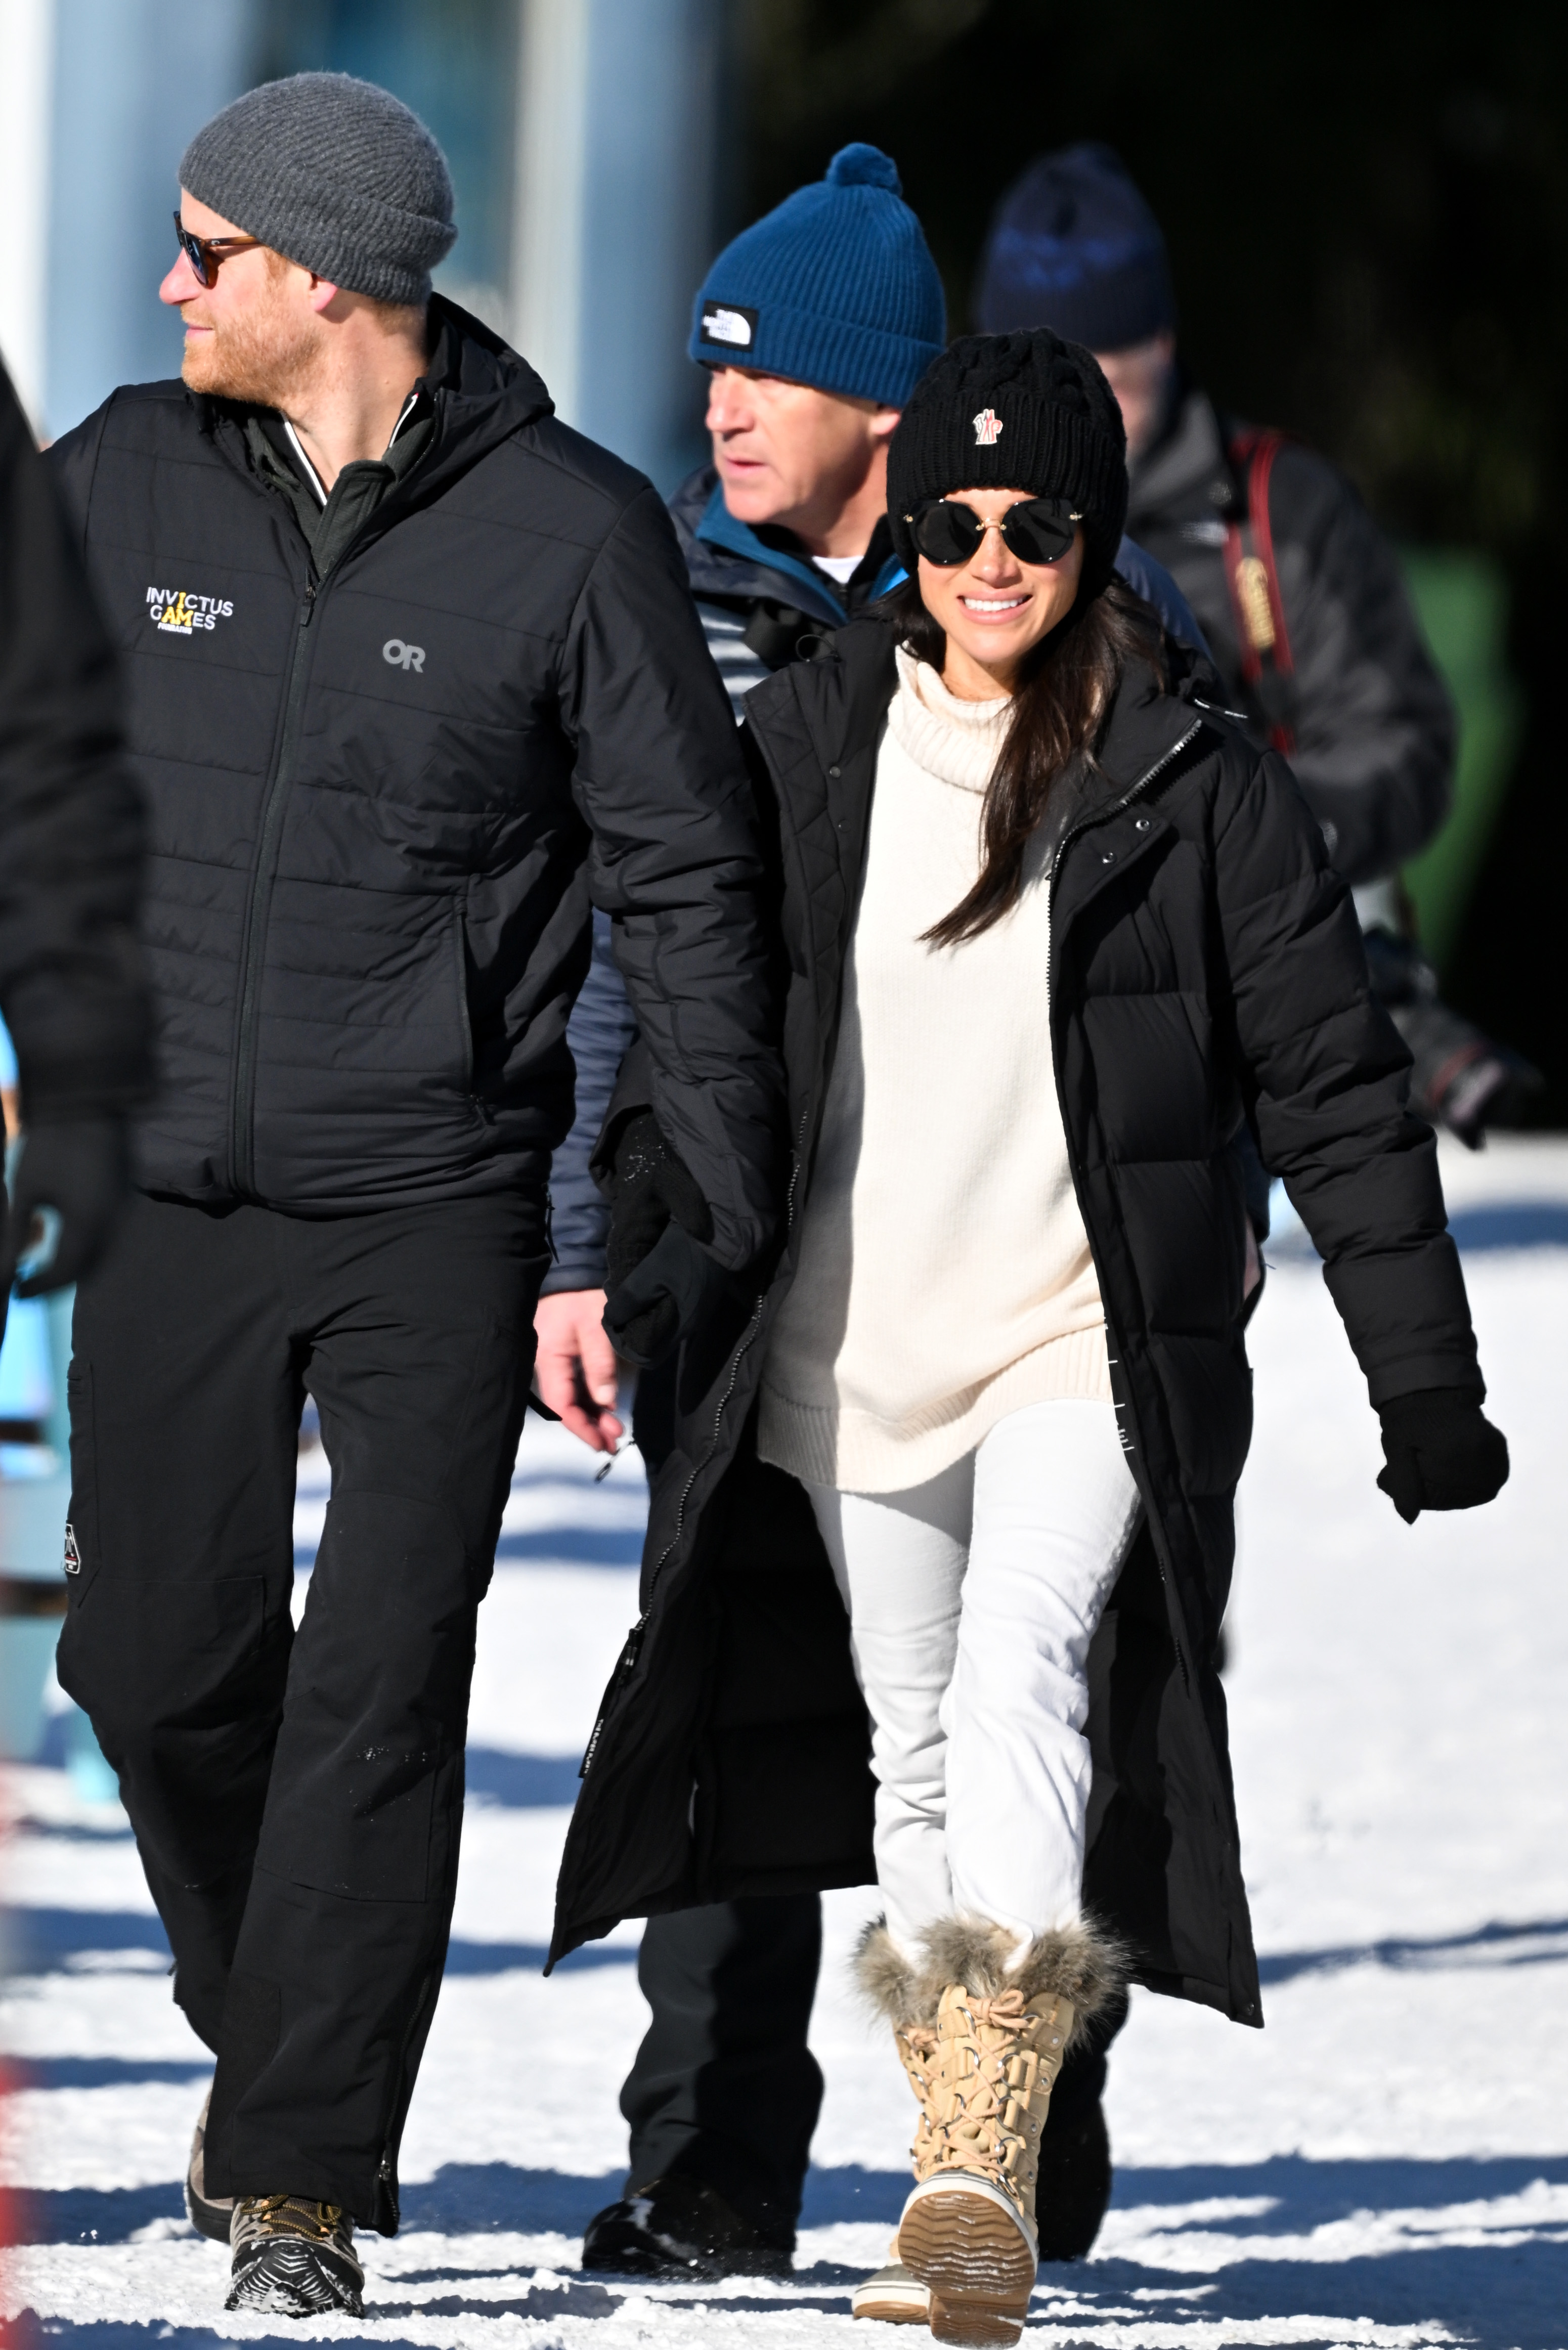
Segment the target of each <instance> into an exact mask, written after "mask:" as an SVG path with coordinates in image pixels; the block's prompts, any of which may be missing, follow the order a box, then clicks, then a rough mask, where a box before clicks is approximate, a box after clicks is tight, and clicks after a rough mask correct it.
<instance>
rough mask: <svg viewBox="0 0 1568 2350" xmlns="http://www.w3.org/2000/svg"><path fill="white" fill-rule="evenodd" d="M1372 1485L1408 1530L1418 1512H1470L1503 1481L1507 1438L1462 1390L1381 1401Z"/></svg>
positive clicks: (1429, 1391)
mask: <svg viewBox="0 0 1568 2350" xmlns="http://www.w3.org/2000/svg"><path fill="white" fill-rule="evenodd" d="M1377 1416H1378V1418H1379V1419H1381V1421H1382V1422H1383V1456H1384V1459H1385V1460H1386V1462H1387V1464H1388V1465H1387V1467H1386V1469H1384V1470H1382V1471H1379V1474H1378V1479H1377V1482H1378V1484H1379V1486H1380V1487H1381V1488H1382V1490H1383V1492H1385V1493H1386V1494H1387V1496H1388V1498H1389V1500H1390V1501H1391V1502H1392V1503H1393V1504H1394V1507H1395V1508H1396V1509H1397V1511H1398V1513H1399V1515H1400V1516H1401V1517H1402V1518H1403V1519H1404V1521H1405V1523H1406V1524H1407V1526H1413V1525H1414V1524H1415V1523H1416V1521H1417V1518H1418V1517H1419V1516H1420V1514H1421V1513H1422V1511H1423V1510H1473V1509H1477V1508H1479V1507H1480V1504H1481V1503H1483V1502H1490V1500H1491V1499H1492V1498H1493V1496H1494V1495H1495V1494H1497V1493H1499V1492H1501V1490H1502V1488H1503V1486H1504V1485H1505V1484H1506V1483H1507V1482H1508V1440H1507V1438H1506V1437H1505V1436H1504V1435H1503V1434H1502V1431H1501V1430H1500V1429H1496V1428H1494V1427H1493V1426H1492V1424H1491V1422H1490V1419H1487V1417H1486V1415H1485V1413H1484V1412H1483V1411H1482V1410H1481V1408H1480V1402H1479V1401H1478V1400H1477V1399H1476V1397H1475V1396H1474V1395H1473V1394H1472V1393H1471V1392H1470V1390H1469V1388H1420V1389H1418V1390H1417V1393H1416V1394H1415V1395H1403V1396H1396V1397H1395V1398H1394V1399H1393V1400H1392V1401H1391V1402H1389V1403H1385V1404H1379V1406H1378V1408H1377Z"/></svg>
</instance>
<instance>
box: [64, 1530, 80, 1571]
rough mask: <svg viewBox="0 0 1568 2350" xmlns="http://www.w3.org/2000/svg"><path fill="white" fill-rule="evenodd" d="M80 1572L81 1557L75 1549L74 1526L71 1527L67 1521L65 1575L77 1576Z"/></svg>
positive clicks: (75, 1533) (75, 1534)
mask: <svg viewBox="0 0 1568 2350" xmlns="http://www.w3.org/2000/svg"><path fill="white" fill-rule="evenodd" d="M81 1571H82V1555H81V1553H80V1551H79V1550H78V1548H77V1530H76V1528H75V1526H73V1525H71V1524H70V1523H68V1521H67V1526H66V1573H67V1575H79V1574H80V1573H81Z"/></svg>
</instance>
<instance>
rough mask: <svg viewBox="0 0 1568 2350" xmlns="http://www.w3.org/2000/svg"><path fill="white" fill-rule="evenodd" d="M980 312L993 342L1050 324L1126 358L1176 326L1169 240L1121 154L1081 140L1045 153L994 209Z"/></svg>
mask: <svg viewBox="0 0 1568 2350" xmlns="http://www.w3.org/2000/svg"><path fill="white" fill-rule="evenodd" d="M975 311H976V315H977V317H978V318H979V321H980V324H981V328H983V329H984V331H985V332H986V333H987V334H988V335H1005V334H1010V333H1012V331H1013V330H1014V329H1015V328H1029V327H1053V328H1055V330H1056V332H1057V334H1059V335H1064V336H1065V337H1066V338H1067V339H1068V340H1069V341H1070V342H1075V343H1083V344H1085V345H1086V347H1087V348H1089V349H1090V350H1092V351H1125V350H1126V349H1127V348H1128V347H1129V346H1130V345H1131V344H1133V343H1146V342H1147V341H1148V339H1149V338H1150V336H1151V335H1158V334H1159V333H1161V332H1162V331H1163V330H1164V329H1165V328H1168V327H1174V326H1175V324H1176V296H1175V294H1174V293H1173V292H1172V290H1171V284H1170V265H1169V263H1168V260H1167V258H1166V251H1165V239H1164V237H1163V236H1162V235H1161V234H1160V233H1159V223H1158V221H1157V220H1156V219H1155V216H1154V214H1153V213H1151V212H1150V210H1149V208H1148V206H1147V204H1146V203H1145V202H1144V200H1143V198H1142V196H1141V195H1140V194H1139V193H1138V192H1137V188H1136V187H1135V186H1134V184H1133V182H1132V180H1131V179H1130V177H1129V176H1128V173H1127V166H1126V164H1125V163H1124V162H1123V161H1122V160H1121V157H1120V156H1119V155H1117V154H1116V152H1115V151H1114V150H1113V149H1111V148H1109V147H1100V146H1096V145H1094V144H1092V143H1085V145H1083V146H1081V147H1064V148H1061V149H1060V150H1059V151H1057V152H1056V153H1055V154H1054V155H1041V156H1039V157H1038V158H1037V159H1036V160H1035V161H1033V163H1031V165H1030V166H1029V169H1028V170H1027V171H1026V172H1024V174H1023V178H1022V179H1020V180H1015V181H1014V182H1013V184H1012V187H1011V188H1010V189H1009V190H1008V192H1007V193H1006V195H1004V196H1003V198H1002V202H1001V203H1000V204H999V205H998V206H997V210H996V216H995V218H994V219H993V220H992V224H991V235H990V237H989V238H988V240H987V242H986V248H985V253H984V255H983V257H982V259H981V267H980V285H979V288H978V290H977V292H976V296H975Z"/></svg>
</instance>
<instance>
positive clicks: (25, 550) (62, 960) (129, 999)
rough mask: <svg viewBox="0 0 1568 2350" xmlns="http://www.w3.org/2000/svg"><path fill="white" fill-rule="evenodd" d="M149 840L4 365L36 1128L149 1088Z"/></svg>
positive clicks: (2, 604) (18, 926)
mask: <svg viewBox="0 0 1568 2350" xmlns="http://www.w3.org/2000/svg"><path fill="white" fill-rule="evenodd" d="M142 847H143V826H142V814H141V808H140V803H139V801H138V798H137V795H136V789H135V786H134V785H133V784H132V783H131V780H130V775H129V774H128V773H127V771H126V764H125V758H124V754H123V752H122V749H121V745H120V707H119V677H118V676H117V674H116V671H115V666H114V656H113V653H112V652H111V650H110V649H109V639H108V638H107V636H106V635H105V633H104V628H103V623H102V621H101V619H99V613H98V608H97V607H96V605H95V604H94V602H93V599H92V595H91V592H90V590H89V589H88V583H87V577H86V574H85V573H84V571H83V569H82V565H81V558H80V557H79V556H78V553H77V551H76V548H75V547H74V546H72V544H71V538H70V532H69V528H68V526H67V521H66V517H65V515H64V514H63V513H62V511H61V509H60V503H59V499H58V497H57V494H56V492H55V489H54V485H53V484H52V483H51V482H50V480H49V478H48V475H47V472H46V471H45V467H44V463H43V460H42V458H40V456H39V455H38V452H37V449H36V446H35V444H34V441H33V435H32V433H31V432H30V430H29V429H28V425H27V420H26V417H25V416H24V415H23V413H22V411H21V409H20V407H19V406H18V404H17V400H16V393H15V392H14V391H13V390H12V389H11V384H10V380H9V379H8V378H7V376H6V375H5V371H4V369H0V1008H3V1009H4V1011H5V1020H6V1023H7V1024H8V1026H9V1028H10V1030H11V1035H12V1039H13V1042H14V1043H15V1045H16V1059H17V1064H18V1066H19V1068H20V1072H21V1095H22V1114H23V1117H24V1118H26V1119H30V1120H32V1121H33V1122H34V1123H37V1122H38V1121H39V1120H40V1119H43V1118H74V1117H96V1116H100V1115H101V1114H102V1113H103V1112H104V1111H106V1110H116V1109H127V1108H130V1107H131V1105H132V1104H134V1103H136V1102H138V1101H140V1100H141V1099H143V1097H145V1096H146V1094H147V1092H148V1090H149V1086H150V1082H151V1053H150V1050H149V1046H150V1041H151V1035H150V1021H149V1008H148V999H147V985H146V978H145V974H144V972H143V971H142V967H141V958H140V954H139V952H138V951H137V946H136V893H137V887H138V884H139V882H140V874H141V855H142ZM3 1319H4V1314H3V1310H0V1321H3Z"/></svg>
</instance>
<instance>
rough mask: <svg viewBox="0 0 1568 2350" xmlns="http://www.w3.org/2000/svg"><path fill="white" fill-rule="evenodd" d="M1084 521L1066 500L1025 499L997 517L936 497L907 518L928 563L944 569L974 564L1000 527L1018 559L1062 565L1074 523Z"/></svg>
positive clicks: (1071, 539) (951, 499)
mask: <svg viewBox="0 0 1568 2350" xmlns="http://www.w3.org/2000/svg"><path fill="white" fill-rule="evenodd" d="M1083 519H1084V517H1083V515H1081V514H1078V513H1076V512H1075V510H1073V509H1071V508H1070V507H1069V506H1068V504H1067V502H1066V500H1065V499H1064V498H1026V499H1024V500H1023V501H1022V502H1021V503H1020V504H1018V505H1015V506H1009V507H1008V509H1007V512H1006V513H1005V514H1004V515H1001V516H999V517H998V518H997V519H996V520H994V521H985V520H982V519H981V516H980V515H977V514H976V512H975V510H974V508H973V507H972V506H966V505H965V504H962V502H961V500H958V499H954V498H932V499H930V500H929V502H928V503H927V504H925V505H923V506H917V507H916V509H915V511H914V513H913V514H908V515H905V516H904V520H905V521H906V522H907V523H908V524H909V528H910V531H911V533H912V534H913V536H914V541H915V545H916V546H918V547H919V551H920V553H921V554H922V555H923V556H925V558H926V561H927V562H928V563H937V564H940V565H941V566H942V567H943V568H944V569H946V568H949V567H951V566H952V565H953V564H955V563H969V562H971V560H972V559H973V557H974V556H977V555H978V554H979V553H980V550H981V546H982V545H983V544H984V540H985V534H986V532H987V531H988V530H1000V531H1001V533H1002V537H1003V539H1004V540H1005V541H1006V543H1007V546H1009V548H1010V549H1011V550H1012V553H1013V554H1014V555H1015V556H1017V557H1018V560H1019V561H1020V563H1060V561H1061V560H1062V557H1063V556H1064V555H1065V554H1066V552H1067V550H1068V548H1069V547H1070V546H1072V544H1073V525H1074V524H1075V522H1082V521H1083Z"/></svg>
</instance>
